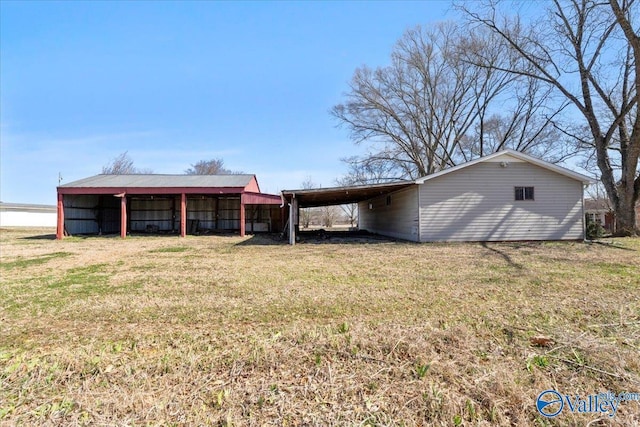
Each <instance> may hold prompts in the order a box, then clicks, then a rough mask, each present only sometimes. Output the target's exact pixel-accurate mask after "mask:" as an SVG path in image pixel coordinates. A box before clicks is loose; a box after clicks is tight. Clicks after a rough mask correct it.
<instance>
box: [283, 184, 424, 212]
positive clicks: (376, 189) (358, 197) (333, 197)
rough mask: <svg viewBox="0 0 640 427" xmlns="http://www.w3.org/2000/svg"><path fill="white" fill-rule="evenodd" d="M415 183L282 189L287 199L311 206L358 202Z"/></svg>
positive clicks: (302, 205)
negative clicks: (293, 199) (294, 199)
mask: <svg viewBox="0 0 640 427" xmlns="http://www.w3.org/2000/svg"><path fill="white" fill-rule="evenodd" d="M412 185H415V182H414V181H395V182H389V183H383V184H368V185H354V186H347V187H329V188H313V189H308V190H305V189H301V190H282V195H283V197H284V198H285V199H287V200H289V201H290V200H291V199H292V198H294V197H295V198H296V199H297V200H298V206H299V207H301V208H310V207H314V206H331V205H343V204H346V203H357V202H361V201H363V200H368V199H371V198H373V197H376V196H380V195H383V194H389V193H391V192H394V191H398V190H402V189H403V188H407V187H410V186H412Z"/></svg>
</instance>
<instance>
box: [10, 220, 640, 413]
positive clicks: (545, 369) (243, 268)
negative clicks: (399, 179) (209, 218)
mask: <svg viewBox="0 0 640 427" xmlns="http://www.w3.org/2000/svg"><path fill="white" fill-rule="evenodd" d="M46 232H49V233H50V232H51V231H50V230H49V231H46ZM42 233H44V231H42V230H40V231H36V230H26V231H19V230H2V231H1V234H0V252H1V257H2V258H1V261H2V265H1V269H0V274H1V278H0V286H1V288H0V289H1V290H2V295H3V297H2V302H1V303H0V328H1V329H0V381H1V383H0V423H2V424H7V425H13V424H44V425H147V424H151V425H456V424H459V425H548V424H552V425H585V424H587V423H589V422H592V421H594V420H597V419H598V418H597V416H596V415H577V414H572V413H570V412H568V411H563V413H562V414H561V415H560V416H558V417H557V418H554V419H552V420H550V421H548V420H547V419H545V418H543V417H541V416H540V415H538V413H537V411H536V409H535V403H534V402H535V399H536V397H537V395H538V393H540V392H541V391H543V390H546V389H550V388H552V389H557V390H559V391H562V392H564V393H567V394H576V393H578V394H581V395H587V394H592V393H596V392H602V391H608V390H611V391H614V392H621V391H627V392H640V357H638V354H639V353H640V239H620V240H616V241H615V242H614V243H615V244H613V245H610V244H606V245H605V244H582V243H523V244H506V243H505V244H486V245H482V244H424V245H417V244H410V243H397V242H395V243H394V242H381V243H372V244H347V243H340V244H324V245H314V244H304V245H297V246H295V247H290V246H287V245H274V244H270V243H273V242H272V241H271V240H269V239H267V238H261V237H256V238H240V237H221V236H216V237H213V236H206V237H205V236H203V237H187V238H185V239H180V238H178V237H132V238H127V239H126V240H121V239H119V238H97V237H96V238H86V239H83V238H70V239H66V240H64V241H61V242H58V241H54V240H51V239H50V238H33V237H34V236H36V235H38V234H42ZM534 335H544V336H547V337H549V338H552V339H553V340H554V344H553V345H552V346H551V347H546V348H545V347H536V346H533V345H532V344H531V343H530V338H531V337H532V336H534ZM638 423H640V403H638V402H628V403H624V404H621V405H620V409H619V410H618V413H617V414H616V416H615V417H614V418H612V419H608V418H607V417H601V419H600V420H599V421H596V424H598V425H600V424H602V425H637V424H638ZM592 425H594V424H592Z"/></svg>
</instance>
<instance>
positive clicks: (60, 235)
mask: <svg viewBox="0 0 640 427" xmlns="http://www.w3.org/2000/svg"><path fill="white" fill-rule="evenodd" d="M63 237H64V195H63V194H60V193H58V223H57V228H56V239H58V240H61V239H62V238H63Z"/></svg>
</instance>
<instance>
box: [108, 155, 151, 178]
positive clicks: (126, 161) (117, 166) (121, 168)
mask: <svg viewBox="0 0 640 427" xmlns="http://www.w3.org/2000/svg"><path fill="white" fill-rule="evenodd" d="M102 173H103V174H105V175H136V174H150V173H153V171H152V170H151V169H140V168H137V167H135V165H134V164H133V159H132V158H131V157H130V156H129V152H128V151H125V152H124V153H121V154H119V155H118V156H116V157H115V158H114V159H113V160H112V161H111V162H110V163H109V164H107V165H105V166H103V167H102Z"/></svg>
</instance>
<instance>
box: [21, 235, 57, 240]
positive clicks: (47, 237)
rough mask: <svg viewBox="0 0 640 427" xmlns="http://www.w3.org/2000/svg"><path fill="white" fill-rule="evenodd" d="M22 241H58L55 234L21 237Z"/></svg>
mask: <svg viewBox="0 0 640 427" xmlns="http://www.w3.org/2000/svg"><path fill="white" fill-rule="evenodd" d="M20 240H56V235H55V234H38V235H36V236H27V237H20Z"/></svg>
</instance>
